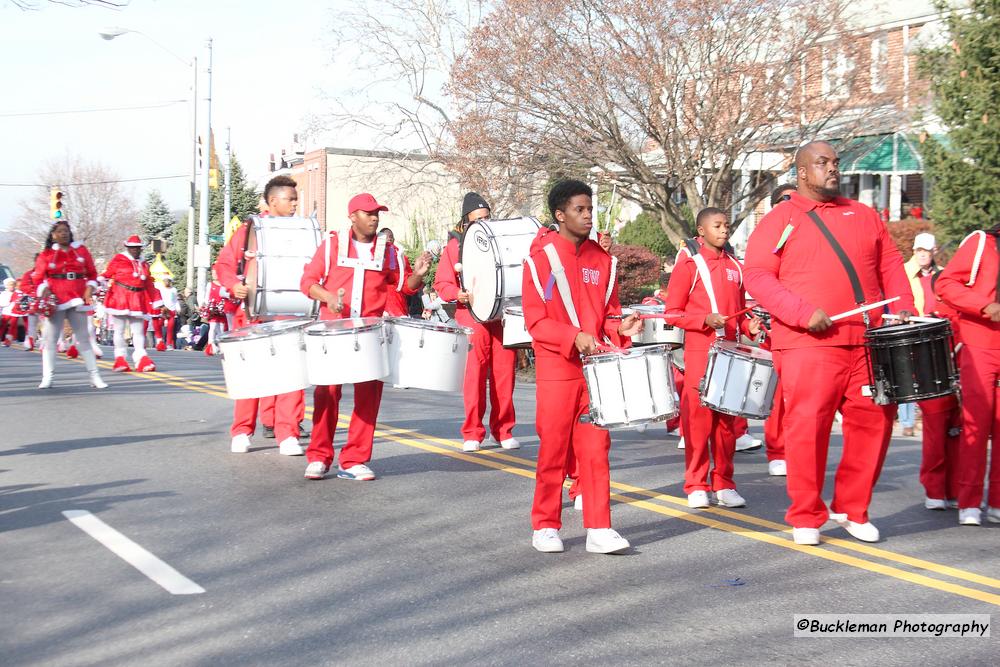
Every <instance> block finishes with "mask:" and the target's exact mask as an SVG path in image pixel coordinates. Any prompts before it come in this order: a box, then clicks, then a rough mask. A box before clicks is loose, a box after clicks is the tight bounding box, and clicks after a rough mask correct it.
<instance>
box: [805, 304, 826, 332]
mask: <svg viewBox="0 0 1000 667" xmlns="http://www.w3.org/2000/svg"><path fill="white" fill-rule="evenodd" d="M832 326H833V320H831V319H830V318H829V317H828V316H827V314H826V313H825V312H823V309H822V308H817V309H816V312H814V313H813V314H812V317H810V318H809V324H808V325H807V326H806V328H807V329H809V331H812V332H813V333H819V332H820V331H826V330H827V329H829V328H830V327H832Z"/></svg>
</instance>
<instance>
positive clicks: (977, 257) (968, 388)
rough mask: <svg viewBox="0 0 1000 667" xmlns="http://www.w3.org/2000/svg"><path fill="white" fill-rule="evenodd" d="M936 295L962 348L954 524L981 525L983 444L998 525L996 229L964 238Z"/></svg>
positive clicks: (999, 229)
mask: <svg viewBox="0 0 1000 667" xmlns="http://www.w3.org/2000/svg"><path fill="white" fill-rule="evenodd" d="M935 290H936V292H937V294H938V296H940V297H941V299H943V300H944V301H945V302H946V303H948V304H950V305H951V306H953V307H954V308H955V309H956V310H958V330H959V336H960V338H961V340H962V349H961V350H960V351H959V353H958V360H959V365H960V367H961V370H960V371H959V372H960V375H961V378H960V379H961V382H962V436H961V440H960V445H959V452H958V522H959V523H960V524H962V525H966V526H978V525H980V524H981V523H982V512H981V510H980V504H981V503H982V500H983V476H984V475H985V474H986V472H987V454H988V451H987V440H989V439H992V440H993V454H992V460H991V461H990V462H989V496H988V498H987V503H986V504H987V506H988V509H987V511H986V518H987V520H988V521H990V522H992V523H1000V455H998V453H997V451H998V446H997V443H998V442H1000V225H998V226H996V227H993V228H992V229H991V230H990V231H989V232H983V231H978V232H973V233H972V234H970V235H969V236H967V237H965V240H964V241H962V245H961V246H960V247H959V249H958V252H956V253H955V256H954V257H952V259H951V261H950V262H948V266H947V267H945V269H944V271H942V272H941V274H940V275H939V276H938V280H937V284H936V286H935Z"/></svg>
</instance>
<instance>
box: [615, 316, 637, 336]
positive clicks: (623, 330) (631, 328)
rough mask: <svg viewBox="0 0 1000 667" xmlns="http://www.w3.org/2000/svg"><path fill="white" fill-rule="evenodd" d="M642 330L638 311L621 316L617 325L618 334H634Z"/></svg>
mask: <svg viewBox="0 0 1000 667" xmlns="http://www.w3.org/2000/svg"><path fill="white" fill-rule="evenodd" d="M641 330H642V320H640V319H639V314H638V313H632V314H631V315H629V316H628V317H624V318H622V323H621V326H619V327H618V335H620V336H635V335H636V334H638V333H639V332H640V331H641Z"/></svg>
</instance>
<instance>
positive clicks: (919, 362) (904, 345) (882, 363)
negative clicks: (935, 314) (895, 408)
mask: <svg viewBox="0 0 1000 667" xmlns="http://www.w3.org/2000/svg"><path fill="white" fill-rule="evenodd" d="M865 345H866V346H867V348H868V353H869V355H868V357H869V372H870V375H871V381H872V387H871V389H872V400H874V401H875V402H876V403H877V404H879V405H888V404H889V403H911V402H913V401H922V400H924V399H925V398H936V397H938V396H947V395H948V394H951V393H953V392H955V391H956V389H957V387H958V372H957V371H956V370H955V359H954V356H953V354H952V349H953V345H952V338H951V324H949V323H948V320H941V321H939V322H929V323H922V324H893V325H890V326H884V327H879V328H877V329H870V330H868V331H866V332H865Z"/></svg>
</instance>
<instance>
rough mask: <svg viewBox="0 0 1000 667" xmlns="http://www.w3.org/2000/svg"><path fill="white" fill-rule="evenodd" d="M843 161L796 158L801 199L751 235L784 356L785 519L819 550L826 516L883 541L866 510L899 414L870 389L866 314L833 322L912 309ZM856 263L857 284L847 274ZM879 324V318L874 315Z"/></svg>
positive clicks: (824, 156) (811, 152)
mask: <svg viewBox="0 0 1000 667" xmlns="http://www.w3.org/2000/svg"><path fill="white" fill-rule="evenodd" d="M839 164H840V160H839V158H838V156H837V152H836V150H835V149H834V148H833V146H831V145H830V144H829V143H827V142H825V141H813V142H810V143H808V144H805V145H804V146H802V147H801V148H800V149H799V150H798V152H797V153H796V155H795V165H796V172H797V174H798V179H797V187H796V192H793V193H792V194H791V197H790V198H789V199H788V200H787V201H783V202H781V203H779V204H778V205H777V206H775V207H774V208H773V209H771V211H770V212H769V213H768V214H767V215H765V216H764V217H763V219H762V220H761V221H760V224H758V226H757V228H756V229H755V230H754V231H753V233H752V234H751V235H750V240H749V242H748V245H747V254H746V261H745V270H744V274H745V276H746V285H747V290H748V291H749V292H750V293H751V294H753V296H754V298H755V299H757V302H758V303H760V305H761V306H763V307H764V308H765V309H766V310H767V311H768V312H769V313H771V335H772V348H773V349H775V350H778V351H779V352H780V354H779V355H778V369H777V370H778V373H779V375H780V377H781V384H782V395H783V398H784V402H783V404H784V408H785V412H784V414H783V415H782V424H783V428H782V430H783V432H784V436H785V467H786V471H787V476H788V481H787V489H788V496H789V498H790V499H791V505H790V507H789V508H788V511H787V512H786V513H785V520H786V521H787V522H788V523H790V524H791V525H792V527H793V530H792V537H793V539H794V540H795V542H796V543H797V544H819V530H820V528H822V527H823V524H825V523H826V521H827V519H828V518H832V519H834V520H835V521H837V523H839V524H840V525H841V526H843V527H844V528H845V529H846V530H847V532H848V533H850V534H851V535H852V536H854V537H855V538H857V539H859V540H862V541H865V542H875V541H877V540H878V539H879V531H878V529H877V528H876V527H875V526H874V525H872V523H871V522H870V521H869V520H868V505H869V503H870V502H871V497H872V489H873V488H874V486H875V483H876V482H877V481H878V476H879V473H880V472H881V470H882V462H883V461H884V460H885V453H886V450H887V448H888V446H889V439H890V437H891V435H892V423H893V417H894V416H895V413H896V409H895V406H892V405H885V406H882V405H876V404H875V403H874V402H873V401H872V399H871V398H870V397H869V396H866V395H865V394H864V393H862V388H863V387H864V386H866V385H868V383H869V378H868V364H867V359H866V357H865V348H864V340H865V339H864V334H865V330H866V325H865V317H863V316H862V315H851V316H848V317H845V318H843V319H840V320H838V321H837V322H834V321H833V320H832V319H831V318H830V315H831V314H834V313H837V314H839V313H842V312H849V311H851V310H854V309H856V308H857V307H858V302H859V301H862V302H864V303H868V304H870V303H875V302H878V301H880V300H882V299H885V298H891V297H897V296H898V297H899V300H898V301H896V302H895V303H894V304H893V307H894V308H898V309H899V311H900V314H901V315H904V316H908V315H910V314H911V313H912V312H913V294H912V293H911V291H910V285H909V281H907V279H906V273H905V272H904V271H903V258H902V256H901V255H900V254H899V250H897V249H896V244H895V243H894V242H893V240H892V237H890V235H889V230H888V228H887V227H886V225H885V223H884V222H882V220H881V219H880V218H879V217H878V214H877V213H876V212H875V211H874V210H873V209H872V208H870V207H868V206H865V205H864V204H862V203H860V202H857V201H853V200H851V199H848V198H846V197H841V196H840V170H839ZM817 221H818V222H817ZM824 230H825V231H824ZM827 233H828V234H829V235H827ZM831 238H832V239H834V241H836V244H837V247H838V248H839V252H840V253H842V255H840V254H839V253H838V250H835V249H834V246H833V244H832V243H831V241H830V240H829V239H831ZM841 256H843V258H844V260H841V259H840V257H841ZM846 265H850V267H851V274H853V275H854V276H855V277H856V278H855V279H852V278H849V277H848V276H849V273H848V270H847V268H846ZM855 283H856V284H857V288H858V289H857V290H855V288H854V284H855ZM856 292H860V293H856ZM878 317H879V316H878V314H877V311H874V312H873V313H872V314H871V315H870V316H869V319H875V318H878ZM837 410H839V411H840V413H841V414H842V415H843V431H844V446H843V453H842V455H841V459H840V466H839V468H838V470H837V476H836V481H835V489H834V495H833V502H832V503H831V506H830V510H829V511H828V510H827V506H826V503H824V502H823V497H822V494H823V482H824V480H825V477H826V458H827V451H828V449H829V446H830V430H831V427H832V425H833V418H834V413H835V412H836V411H837Z"/></svg>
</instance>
